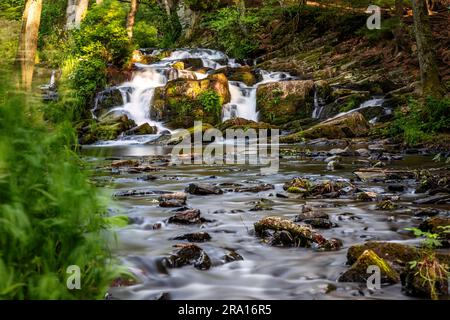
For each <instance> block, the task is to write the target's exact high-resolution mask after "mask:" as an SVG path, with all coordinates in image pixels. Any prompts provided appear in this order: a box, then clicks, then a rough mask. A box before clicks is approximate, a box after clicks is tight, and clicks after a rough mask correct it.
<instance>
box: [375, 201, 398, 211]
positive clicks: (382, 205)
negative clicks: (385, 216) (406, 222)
mask: <svg viewBox="0 0 450 320" xmlns="http://www.w3.org/2000/svg"><path fill="white" fill-rule="evenodd" d="M397 208H398V205H397V204H396V203H394V202H392V201H391V200H383V201H381V202H379V203H377V209H379V210H394V209H397Z"/></svg>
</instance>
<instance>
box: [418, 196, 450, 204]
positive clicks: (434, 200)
mask: <svg viewBox="0 0 450 320" xmlns="http://www.w3.org/2000/svg"><path fill="white" fill-rule="evenodd" d="M448 202H450V195H449V194H437V195H434V196H431V197H426V198H423V199H418V200H415V201H413V203H414V204H419V205H420V204H443V203H448Z"/></svg>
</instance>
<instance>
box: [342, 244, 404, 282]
mask: <svg viewBox="0 0 450 320" xmlns="http://www.w3.org/2000/svg"><path fill="white" fill-rule="evenodd" d="M370 266H377V267H378V268H379V269H380V272H381V283H398V282H400V275H399V274H398V273H397V271H395V270H394V269H393V268H392V267H391V265H390V264H389V263H388V262H387V261H386V260H384V259H382V258H380V257H379V256H378V255H377V254H376V253H375V252H373V251H372V250H364V252H363V253H362V254H361V255H360V256H359V257H358V259H357V260H356V262H355V263H354V264H353V265H352V266H351V267H350V269H349V270H347V271H346V272H344V273H343V274H342V275H341V276H340V277H339V279H338V281H339V282H361V283H366V282H367V279H368V278H369V277H370V276H371V275H372V273H371V272H369V273H368V268H369V267H370Z"/></svg>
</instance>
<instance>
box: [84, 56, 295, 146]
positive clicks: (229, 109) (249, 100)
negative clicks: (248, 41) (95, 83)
mask: <svg viewBox="0 0 450 320" xmlns="http://www.w3.org/2000/svg"><path fill="white" fill-rule="evenodd" d="M162 53H163V51H162V50H153V51H152V53H151V55H153V56H158V55H160V54H162ZM183 59H200V60H201V62H202V65H203V67H207V68H210V69H212V70H218V69H222V68H226V67H229V68H238V67H241V64H239V63H238V62H237V61H236V60H234V59H229V58H228V57H227V55H226V54H224V53H223V52H220V51H217V50H210V49H178V50H175V51H173V52H171V54H170V56H168V57H165V58H163V59H161V60H160V61H158V62H155V63H152V64H142V63H135V64H134V65H135V67H136V69H137V70H136V71H135V72H134V74H133V78H132V80H131V81H127V82H125V83H122V84H121V85H119V86H117V87H114V88H109V89H107V90H105V91H104V93H110V92H111V90H119V92H120V94H121V96H122V100H123V101H122V105H121V106H116V107H113V108H112V109H110V110H108V111H107V113H106V115H108V114H111V113H113V114H126V115H127V116H128V117H129V118H130V119H132V120H134V121H135V122H136V124H137V125H142V124H145V123H148V124H150V125H151V126H156V127H157V128H158V132H162V131H165V130H168V129H167V128H165V127H164V125H163V123H161V122H158V121H155V120H153V119H151V117H150V114H151V107H152V103H153V99H154V94H155V89H156V88H158V87H163V86H165V85H166V84H167V82H168V81H171V80H175V79H178V78H184V79H204V78H206V77H207V76H208V74H210V73H211V72H207V74H204V73H200V72H195V71H189V70H177V69H174V68H172V67H171V65H172V64H173V63H175V62H177V61H180V60H183ZM259 72H260V79H261V81H259V82H258V83H256V84H255V85H254V86H247V85H245V84H244V83H243V82H239V81H229V82H228V83H229V90H230V95H231V99H230V102H229V103H227V104H225V105H224V106H223V118H222V120H227V119H230V118H233V117H240V118H244V119H248V120H253V121H258V113H257V111H256V92H257V88H258V86H259V85H261V84H265V83H269V82H277V81H284V80H291V79H294V77H292V76H291V75H290V74H288V73H286V72H268V71H264V70H260V71H259ZM104 93H103V92H102V93H100V94H99V95H98V97H97V99H96V102H95V106H94V108H93V109H92V113H93V116H94V117H95V118H96V113H97V112H98V111H99V110H98V109H99V108H98V101H99V100H101V99H102V98H103V94H104ZM103 116H105V115H103ZM169 131H170V130H169ZM147 141H148V139H145V138H142V137H134V138H133V137H131V138H130V137H129V136H124V137H121V138H119V140H118V141H115V142H111V141H109V142H103V143H99V144H97V145H111V144H113V145H117V144H119V145H120V144H121V143H123V144H131V143H145V142H147Z"/></svg>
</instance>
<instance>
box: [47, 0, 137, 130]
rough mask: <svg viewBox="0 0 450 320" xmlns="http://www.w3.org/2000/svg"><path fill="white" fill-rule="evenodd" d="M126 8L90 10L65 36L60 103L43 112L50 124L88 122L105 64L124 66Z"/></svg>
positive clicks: (106, 3) (108, 6)
mask: <svg viewBox="0 0 450 320" xmlns="http://www.w3.org/2000/svg"><path fill="white" fill-rule="evenodd" d="M126 14H127V10H126V7H125V6H124V5H123V4H121V3H119V2H117V1H111V0H105V1H104V2H103V3H102V5H99V6H93V7H92V8H91V9H90V10H89V11H88V13H87V15H86V17H85V19H84V20H83V22H82V23H81V26H80V28H79V29H74V30H72V31H71V32H70V34H69V41H67V43H66V48H67V49H66V50H64V48H63V49H62V50H61V51H68V52H69V54H68V55H67V56H66V58H65V60H64V61H63V62H62V65H61V67H62V75H61V81H60V86H59V92H60V96H61V99H60V101H59V102H58V103H56V104H50V105H49V106H47V107H46V108H45V116H46V118H47V119H50V120H53V121H56V122H58V121H60V120H62V119H66V118H67V117H69V118H70V119H71V120H72V121H73V122H77V121H79V120H81V119H86V118H90V117H91V115H90V109H91V108H92V106H93V100H94V97H95V94H96V92H97V91H98V90H99V89H100V88H104V87H105V86H106V82H107V72H106V71H107V67H108V64H113V65H115V66H118V67H122V66H124V65H125V64H126V63H127V62H128V59H129V57H130V56H131V52H132V50H131V49H132V47H131V44H130V41H129V39H128V35H127V31H126V28H125V21H126Z"/></svg>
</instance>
